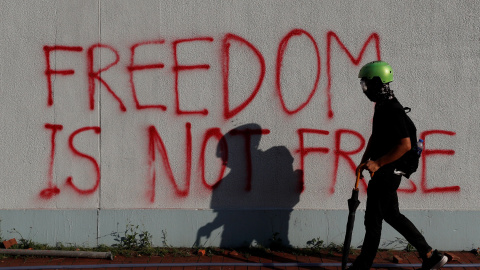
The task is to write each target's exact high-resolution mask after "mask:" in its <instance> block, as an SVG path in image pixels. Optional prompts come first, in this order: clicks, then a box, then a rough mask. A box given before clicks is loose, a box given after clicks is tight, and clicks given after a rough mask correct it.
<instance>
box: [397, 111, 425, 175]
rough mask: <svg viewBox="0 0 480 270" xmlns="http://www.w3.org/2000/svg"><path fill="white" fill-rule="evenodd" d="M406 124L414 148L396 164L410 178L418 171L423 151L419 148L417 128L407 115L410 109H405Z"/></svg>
mask: <svg viewBox="0 0 480 270" xmlns="http://www.w3.org/2000/svg"><path fill="white" fill-rule="evenodd" d="M403 109H404V110H405V123H406V124H407V129H408V133H409V134H410V142H411V144H412V148H411V149H410V150H408V152H407V153H405V154H404V155H403V156H402V157H401V158H399V159H398V161H397V162H396V169H397V170H399V171H402V172H404V173H405V174H404V176H405V177H406V178H409V177H410V175H411V174H412V173H414V172H416V171H417V169H418V164H419V162H420V156H421V154H422V150H423V149H419V147H418V146H417V145H418V144H417V128H416V127H415V124H414V123H413V121H412V119H410V117H408V115H407V113H409V112H410V111H411V109H410V108H408V107H405V108H403Z"/></svg>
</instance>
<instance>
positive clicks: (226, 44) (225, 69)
mask: <svg viewBox="0 0 480 270" xmlns="http://www.w3.org/2000/svg"><path fill="white" fill-rule="evenodd" d="M231 41H237V42H240V43H242V44H243V45H246V46H247V47H248V48H249V49H250V50H252V51H253V52H254V53H255V55H256V56H257V58H258V62H259V63H260V75H259V77H258V81H257V85H256V86H255V89H253V92H252V94H250V96H249V97H248V98H247V99H246V100H245V101H244V102H243V103H242V104H240V105H238V106H237V107H236V108H234V109H230V103H229V102H230V100H229V89H228V75H229V67H230V42H231ZM222 74H223V117H224V118H225V120H227V119H230V118H232V117H233V116H235V115H236V114H238V113H239V112H241V111H242V110H243V109H245V108H246V107H247V106H248V104H250V102H252V100H253V99H254V98H255V96H256V95H257V93H258V91H260V87H261V86H262V82H263V78H264V77H265V60H264V59H263V56H262V54H261V53H260V51H259V50H258V49H257V48H255V46H253V45H252V44H251V43H250V42H248V41H247V40H245V39H243V38H242V37H239V36H237V35H234V34H226V35H225V37H224V39H223V42H222Z"/></svg>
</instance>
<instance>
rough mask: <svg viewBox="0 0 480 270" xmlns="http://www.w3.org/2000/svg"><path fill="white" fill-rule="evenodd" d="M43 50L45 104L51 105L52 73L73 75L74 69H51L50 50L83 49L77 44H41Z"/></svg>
mask: <svg viewBox="0 0 480 270" xmlns="http://www.w3.org/2000/svg"><path fill="white" fill-rule="evenodd" d="M43 51H44V53H45V64H46V68H45V76H47V90H48V99H47V105H48V106H52V105H53V90H52V75H57V74H58V75H63V76H66V75H73V74H74V73H75V71H74V70H73V69H67V70H53V69H52V68H51V65H50V52H52V51H67V52H81V51H83V48H82V47H79V46H43Z"/></svg>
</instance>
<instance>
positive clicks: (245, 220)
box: [195, 124, 303, 247]
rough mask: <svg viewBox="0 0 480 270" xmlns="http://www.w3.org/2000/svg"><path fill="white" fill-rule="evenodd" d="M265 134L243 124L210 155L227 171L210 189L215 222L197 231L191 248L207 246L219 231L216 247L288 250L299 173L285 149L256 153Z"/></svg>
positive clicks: (232, 131) (251, 125) (265, 132)
mask: <svg viewBox="0 0 480 270" xmlns="http://www.w3.org/2000/svg"><path fill="white" fill-rule="evenodd" d="M268 133H269V131H268V130H262V129H261V127H260V126H259V125H258V124H247V125H243V126H240V127H237V128H235V129H233V130H231V131H229V132H228V133H227V134H225V135H224V136H223V138H222V139H221V140H220V143H219V144H218V147H217V153H216V154H217V157H219V158H221V159H222V162H223V164H224V165H226V166H227V167H228V168H229V169H230V171H229V172H228V174H227V175H226V176H224V177H223V179H221V180H220V181H219V182H218V183H217V184H216V185H215V186H214V187H213V191H212V198H211V203H210V207H211V208H212V209H213V210H214V212H216V213H217V216H216V217H215V219H214V220H213V221H212V222H210V223H208V224H206V225H205V226H203V227H201V228H200V229H199V230H198V232H197V239H196V242H195V245H196V246H205V245H208V242H209V241H210V240H211V239H210V236H211V233H212V231H214V230H216V229H218V228H220V227H221V226H223V230H222V233H221V239H220V247H241V246H251V245H261V246H272V245H281V246H290V241H289V237H288V230H289V220H290V213H291V212H292V209H293V207H294V206H295V205H296V204H297V203H298V202H299V200H300V193H301V191H302V189H303V183H302V182H301V179H302V178H301V171H300V170H297V171H294V170H293V165H292V163H293V157H292V155H291V154H290V152H289V151H288V149H287V148H286V147H284V146H275V147H272V148H270V149H268V150H266V151H262V150H260V149H259V148H258V147H259V143H260V138H261V136H262V135H264V134H268ZM203 237H206V240H205V241H204V242H201V241H202V238H203Z"/></svg>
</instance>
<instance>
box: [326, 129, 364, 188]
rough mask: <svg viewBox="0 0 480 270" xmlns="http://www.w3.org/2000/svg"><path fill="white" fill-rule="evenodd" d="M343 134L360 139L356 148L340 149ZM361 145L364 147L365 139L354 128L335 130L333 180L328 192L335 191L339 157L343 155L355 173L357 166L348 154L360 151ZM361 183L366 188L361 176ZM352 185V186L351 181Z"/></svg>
mask: <svg viewBox="0 0 480 270" xmlns="http://www.w3.org/2000/svg"><path fill="white" fill-rule="evenodd" d="M343 134H349V135H353V136H354V137H357V138H358V139H359V141H360V145H359V146H358V148H357V149H354V150H351V151H345V150H342V146H341V144H342V135H343ZM363 147H365V139H364V138H363V136H362V135H361V134H360V133H358V132H356V131H354V130H349V129H339V130H337V131H336V132H335V151H334V154H335V164H334V167H333V180H332V185H331V186H330V194H333V193H335V184H336V183H337V173H338V165H339V162H340V157H343V158H344V159H345V160H346V161H347V162H348V165H350V168H351V169H352V171H353V173H354V175H355V170H356V169H357V166H356V165H355V162H353V160H352V159H351V158H350V156H351V155H355V154H358V153H360V151H362V149H363ZM352 179H353V177H352ZM361 183H362V185H363V187H364V188H365V190H367V183H366V182H365V180H364V179H363V178H362V181H361ZM352 186H353V181H352Z"/></svg>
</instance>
